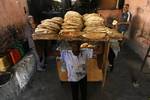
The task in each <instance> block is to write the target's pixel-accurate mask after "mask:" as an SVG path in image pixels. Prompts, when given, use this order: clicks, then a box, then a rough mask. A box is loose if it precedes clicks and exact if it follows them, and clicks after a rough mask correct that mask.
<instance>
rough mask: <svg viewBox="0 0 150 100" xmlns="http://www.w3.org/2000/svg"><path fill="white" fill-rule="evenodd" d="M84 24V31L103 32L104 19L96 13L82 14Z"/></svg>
mask: <svg viewBox="0 0 150 100" xmlns="http://www.w3.org/2000/svg"><path fill="white" fill-rule="evenodd" d="M83 19H84V21H85V23H84V25H85V26H86V27H85V29H84V32H95V33H97V32H105V26H104V19H103V18H102V17H101V16H99V15H98V14H96V13H92V14H85V15H84V16H83Z"/></svg>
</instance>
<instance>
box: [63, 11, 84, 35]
mask: <svg viewBox="0 0 150 100" xmlns="http://www.w3.org/2000/svg"><path fill="white" fill-rule="evenodd" d="M83 26H84V25H83V18H82V15H80V14H79V13H78V12H75V11H68V12H67V13H66V14H65V16H64V23H63V24H62V30H61V32H60V34H62V35H69V36H75V35H77V34H78V33H80V32H81V31H82V29H83Z"/></svg>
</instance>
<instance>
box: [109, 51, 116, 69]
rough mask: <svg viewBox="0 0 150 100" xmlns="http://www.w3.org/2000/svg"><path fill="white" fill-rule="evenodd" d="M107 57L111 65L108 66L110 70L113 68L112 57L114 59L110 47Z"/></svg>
mask: <svg viewBox="0 0 150 100" xmlns="http://www.w3.org/2000/svg"><path fill="white" fill-rule="evenodd" d="M108 59H109V63H110V65H111V66H110V71H112V70H113V68H114V59H115V53H114V51H113V49H112V48H110V50H109V55H108Z"/></svg>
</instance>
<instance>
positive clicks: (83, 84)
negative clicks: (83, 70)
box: [80, 76, 87, 100]
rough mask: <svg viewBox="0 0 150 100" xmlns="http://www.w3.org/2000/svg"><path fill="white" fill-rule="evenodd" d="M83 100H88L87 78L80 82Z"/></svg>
mask: <svg viewBox="0 0 150 100" xmlns="http://www.w3.org/2000/svg"><path fill="white" fill-rule="evenodd" d="M80 90H81V98H82V99H81V100H87V76H86V77H85V78H83V79H82V80H80Z"/></svg>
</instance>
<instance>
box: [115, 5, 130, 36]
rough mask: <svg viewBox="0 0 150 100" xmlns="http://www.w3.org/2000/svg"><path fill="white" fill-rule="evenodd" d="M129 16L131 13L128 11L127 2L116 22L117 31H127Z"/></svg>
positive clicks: (123, 32) (124, 32)
mask: <svg viewBox="0 0 150 100" xmlns="http://www.w3.org/2000/svg"><path fill="white" fill-rule="evenodd" d="M131 17H132V15H131V13H130V11H129V4H125V5H124V7H123V12H122V14H121V16H120V19H119V23H118V31H119V32H120V33H122V34H123V35H125V34H126V33H127V31H128V28H129V24H130V21H131Z"/></svg>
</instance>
